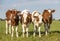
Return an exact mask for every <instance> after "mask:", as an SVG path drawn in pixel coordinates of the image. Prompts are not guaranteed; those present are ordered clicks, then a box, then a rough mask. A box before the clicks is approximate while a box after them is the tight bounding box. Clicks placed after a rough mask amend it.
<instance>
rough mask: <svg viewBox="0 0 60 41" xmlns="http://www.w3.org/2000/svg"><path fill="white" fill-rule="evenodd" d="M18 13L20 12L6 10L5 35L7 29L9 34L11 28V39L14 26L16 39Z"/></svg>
mask: <svg viewBox="0 0 60 41" xmlns="http://www.w3.org/2000/svg"><path fill="white" fill-rule="evenodd" d="M19 12H20V11H17V10H15V9H12V10H8V11H7V12H6V34H8V29H9V33H10V34H11V27H12V35H11V36H12V37H13V32H14V26H16V36H17V37H18V23H19V17H18V13H19Z"/></svg>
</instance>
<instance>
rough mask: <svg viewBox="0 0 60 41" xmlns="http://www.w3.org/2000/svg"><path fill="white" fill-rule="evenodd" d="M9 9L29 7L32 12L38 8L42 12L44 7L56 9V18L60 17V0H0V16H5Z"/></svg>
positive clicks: (54, 14)
mask: <svg viewBox="0 0 60 41" xmlns="http://www.w3.org/2000/svg"><path fill="white" fill-rule="evenodd" d="M9 9H17V10H20V11H22V10H24V9H28V10H29V11H30V12H31V13H32V12H33V11H34V10H38V11H39V12H40V13H41V14H42V13H43V11H44V9H54V10H55V12H54V13H53V18H54V19H60V0H0V18H3V19H4V18H5V14H6V11H7V10H9Z"/></svg>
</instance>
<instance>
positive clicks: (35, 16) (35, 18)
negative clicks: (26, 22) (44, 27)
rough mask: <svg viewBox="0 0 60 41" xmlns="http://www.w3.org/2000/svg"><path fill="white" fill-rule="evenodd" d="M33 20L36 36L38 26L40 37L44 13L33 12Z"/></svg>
mask: <svg viewBox="0 0 60 41" xmlns="http://www.w3.org/2000/svg"><path fill="white" fill-rule="evenodd" d="M32 22H33V25H34V37H35V33H36V30H37V28H38V32H39V37H41V32H40V28H41V27H40V26H41V24H42V15H41V14H40V13H39V12H38V11H33V12H32Z"/></svg>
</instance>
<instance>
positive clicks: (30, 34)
mask: <svg viewBox="0 0 60 41" xmlns="http://www.w3.org/2000/svg"><path fill="white" fill-rule="evenodd" d="M33 33H34V32H33V31H29V33H28V34H29V37H30V36H32V35H33ZM52 33H58V34H60V31H50V32H49V34H52ZM25 34H26V33H25ZM41 34H42V35H45V32H43V31H41ZM21 35H22V32H19V36H21ZM36 35H39V33H38V32H36Z"/></svg>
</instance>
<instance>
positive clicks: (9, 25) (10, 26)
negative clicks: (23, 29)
mask: <svg viewBox="0 0 60 41" xmlns="http://www.w3.org/2000/svg"><path fill="white" fill-rule="evenodd" d="M9 34H11V25H9Z"/></svg>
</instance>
